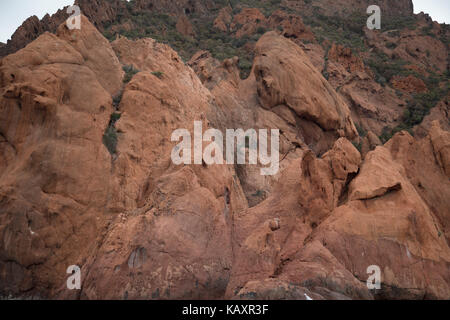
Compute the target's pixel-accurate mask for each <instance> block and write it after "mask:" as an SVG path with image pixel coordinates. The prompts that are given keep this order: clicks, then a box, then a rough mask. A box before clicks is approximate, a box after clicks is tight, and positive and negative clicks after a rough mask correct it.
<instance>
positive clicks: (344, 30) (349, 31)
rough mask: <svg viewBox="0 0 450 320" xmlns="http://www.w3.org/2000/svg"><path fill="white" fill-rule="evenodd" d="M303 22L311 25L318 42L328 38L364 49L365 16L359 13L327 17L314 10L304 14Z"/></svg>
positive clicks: (330, 40) (347, 45) (350, 46)
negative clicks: (343, 16) (307, 14)
mask: <svg viewBox="0 0 450 320" xmlns="http://www.w3.org/2000/svg"><path fill="white" fill-rule="evenodd" d="M303 20H304V22H305V23H306V24H307V25H309V26H311V27H312V31H313V33H314V34H315V36H316V38H317V39H318V40H319V42H323V41H324V40H328V41H329V42H335V43H338V44H342V45H344V46H346V47H349V48H353V49H356V50H357V51H363V50H366V49H367V48H366V46H365V43H364V28H365V27H366V22H367V16H366V15H364V14H361V13H356V12H355V13H353V14H352V15H350V16H349V17H347V18H345V19H344V18H339V17H328V16H325V15H323V14H321V13H320V12H319V11H318V10H314V14H313V15H312V16H304V17H303Z"/></svg>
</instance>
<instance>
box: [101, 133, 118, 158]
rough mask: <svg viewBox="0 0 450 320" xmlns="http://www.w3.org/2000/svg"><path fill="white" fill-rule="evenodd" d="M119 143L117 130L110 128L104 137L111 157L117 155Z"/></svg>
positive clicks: (104, 142)
mask: <svg viewBox="0 0 450 320" xmlns="http://www.w3.org/2000/svg"><path fill="white" fill-rule="evenodd" d="M117 141H118V138H117V130H116V128H114V127H112V126H108V128H107V129H106V131H105V134H104V135H103V144H104V145H105V146H106V148H107V149H108V151H109V153H110V154H111V155H113V154H115V153H116V148H117Z"/></svg>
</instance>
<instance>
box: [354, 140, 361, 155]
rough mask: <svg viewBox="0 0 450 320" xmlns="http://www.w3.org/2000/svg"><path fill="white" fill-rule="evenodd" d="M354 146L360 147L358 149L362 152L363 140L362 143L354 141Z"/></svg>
mask: <svg viewBox="0 0 450 320" xmlns="http://www.w3.org/2000/svg"><path fill="white" fill-rule="evenodd" d="M352 144H353V146H354V147H355V148H356V149H358V151H359V152H360V153H361V150H362V142H360V143H356V142H352Z"/></svg>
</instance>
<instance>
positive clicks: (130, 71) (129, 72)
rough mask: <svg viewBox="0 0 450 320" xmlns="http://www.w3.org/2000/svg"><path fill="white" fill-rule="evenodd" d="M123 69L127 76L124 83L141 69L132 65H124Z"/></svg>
mask: <svg viewBox="0 0 450 320" xmlns="http://www.w3.org/2000/svg"><path fill="white" fill-rule="evenodd" d="M123 71H125V76H124V77H123V83H128V82H130V81H131V79H132V78H133V77H134V75H135V74H137V73H138V72H139V70H137V69H135V68H134V67H133V66H132V65H129V66H123Z"/></svg>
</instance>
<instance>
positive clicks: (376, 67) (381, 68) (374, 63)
mask: <svg viewBox="0 0 450 320" xmlns="http://www.w3.org/2000/svg"><path fill="white" fill-rule="evenodd" d="M366 64H368V65H369V66H370V67H371V68H372V71H373V72H374V74H375V80H376V81H377V82H378V83H380V84H381V85H382V86H385V85H386V84H387V83H389V81H391V79H392V77H393V76H395V75H406V74H408V71H407V70H406V69H405V65H406V62H405V61H403V60H400V59H396V60H394V59H391V58H389V57H388V56H387V55H385V54H384V53H381V52H375V53H374V54H372V57H371V58H370V59H369V60H368V61H366Z"/></svg>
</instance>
